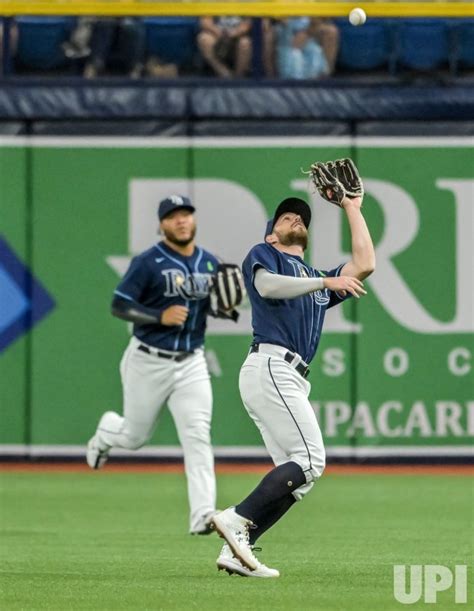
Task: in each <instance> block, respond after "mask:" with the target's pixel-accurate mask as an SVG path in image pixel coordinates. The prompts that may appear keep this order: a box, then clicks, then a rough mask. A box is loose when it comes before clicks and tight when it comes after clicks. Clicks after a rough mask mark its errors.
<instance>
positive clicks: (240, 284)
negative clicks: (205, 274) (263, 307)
mask: <svg viewBox="0 0 474 611" xmlns="http://www.w3.org/2000/svg"><path fill="white" fill-rule="evenodd" d="M245 295H246V291H245V285H244V279H243V277H242V272H241V271H240V268H239V266H238V265H234V264H233V263H219V265H218V266H217V273H216V275H215V276H213V277H212V279H211V284H210V289H209V297H210V300H211V304H210V310H211V314H212V316H214V317H216V318H230V319H231V320H237V319H238V316H239V314H238V312H237V311H236V310H235V307H236V306H238V305H240V304H241V303H242V301H243V299H244V297H245Z"/></svg>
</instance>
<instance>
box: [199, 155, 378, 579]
mask: <svg viewBox="0 0 474 611" xmlns="http://www.w3.org/2000/svg"><path fill="white" fill-rule="evenodd" d="M311 174H312V178H313V181H314V182H315V184H316V186H317V188H318V190H319V192H320V194H321V195H322V196H323V197H324V198H325V199H326V200H328V201H330V202H332V203H335V204H337V205H339V206H341V207H342V208H343V209H344V211H345V213H346V216H347V219H348V221H349V226H350V230H351V235H352V260H351V261H349V262H348V263H345V264H341V265H338V266H337V267H335V268H334V269H331V270H330V271H321V270H319V269H315V268H312V267H310V266H309V265H307V264H306V263H305V262H304V260H303V256H304V251H305V249H306V245H307V239H308V227H309V224H310V221H311V210H310V207H309V206H308V204H307V203H306V202H304V201H303V200H301V199H298V198H289V199H285V200H284V201H282V202H281V203H280V204H279V206H278V207H277V209H276V211H275V214H274V217H273V219H272V220H271V221H269V223H268V225H267V231H266V233H265V243H263V244H257V245H256V246H254V247H253V248H252V249H251V251H250V252H249V254H248V255H247V257H246V259H245V261H244V264H243V275H244V280H245V285H246V288H247V292H248V295H249V299H250V303H251V305H252V326H253V343H252V345H251V348H250V352H249V355H248V357H247V359H246V360H245V362H244V364H243V365H242V369H241V371H240V378H239V388H240V393H241V397H242V401H243V403H244V405H245V408H246V409H247V411H248V413H249V416H250V417H251V418H252V420H253V421H254V422H255V424H256V425H257V427H258V429H259V430H260V433H261V435H262V438H263V441H264V443H265V446H266V448H267V450H268V452H269V454H270V455H271V457H272V460H273V462H274V464H275V468H274V469H273V470H272V471H270V472H269V473H268V474H267V475H266V476H265V477H264V478H263V480H262V481H261V482H260V484H259V485H258V486H257V487H256V488H255V490H254V491H253V492H251V493H250V494H249V496H248V497H247V498H245V499H244V500H243V501H241V502H240V503H238V504H237V505H236V506H235V507H229V508H228V509H226V510H224V511H222V512H221V513H218V514H216V515H215V516H213V518H212V520H211V523H212V525H213V527H214V528H215V529H216V530H217V532H218V533H219V535H220V536H221V537H223V538H224V539H225V540H226V544H225V545H224V547H223V548H222V551H221V553H220V556H219V557H218V559H217V566H218V568H219V569H225V570H227V572H229V573H238V574H240V575H245V576H253V577H278V576H279V572H278V571H277V570H276V569H272V568H269V567H267V566H265V565H264V564H262V563H260V562H259V561H258V560H257V558H256V557H255V555H254V544H255V542H256V541H257V539H258V538H259V537H260V536H261V535H262V534H263V533H264V532H265V531H266V530H268V529H269V528H270V527H271V526H272V525H273V524H275V522H276V521H277V520H279V519H280V518H281V517H282V516H283V515H284V514H285V513H286V512H287V511H288V510H289V509H290V507H291V506H292V505H293V504H294V503H295V501H299V500H301V499H302V498H303V497H304V496H305V495H306V494H307V493H308V492H309V490H310V489H311V488H312V486H313V483H314V481H315V480H317V479H318V478H319V477H321V475H322V473H323V470H324V467H325V451H324V444H323V439H322V436H321V431H320V429H319V425H318V422H317V420H316V416H315V414H314V411H313V409H312V407H311V404H310V402H309V400H308V396H309V392H310V388H311V387H310V384H309V382H308V381H307V376H308V372H309V369H308V364H309V363H310V362H311V360H312V358H313V357H314V355H315V353H316V350H317V347H318V343H319V340H320V337H321V331H322V326H323V321H324V315H325V312H326V310H327V309H328V308H331V307H333V306H335V305H338V304H339V303H341V302H342V301H344V299H346V298H347V297H349V296H350V295H353V296H354V297H357V298H359V297H361V296H363V295H365V294H366V291H365V290H364V288H363V284H362V282H361V281H362V280H363V279H364V278H366V277H367V276H368V275H369V274H371V273H372V272H373V270H374V266H375V255H374V248H373V245H372V240H371V238H370V234H369V231H368V229H367V225H366V223H365V221H364V218H363V216H362V214H361V205H362V198H363V186H362V182H361V180H360V178H359V175H358V172H357V169H356V167H355V165H354V164H353V163H352V161H351V160H349V159H344V160H339V161H337V162H329V163H327V164H321V163H318V164H314V165H313V166H312V168H311Z"/></svg>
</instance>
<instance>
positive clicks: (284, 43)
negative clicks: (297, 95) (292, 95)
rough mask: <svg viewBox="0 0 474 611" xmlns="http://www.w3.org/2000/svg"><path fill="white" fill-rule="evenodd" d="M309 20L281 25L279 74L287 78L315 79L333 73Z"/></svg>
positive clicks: (277, 52)
mask: <svg viewBox="0 0 474 611" xmlns="http://www.w3.org/2000/svg"><path fill="white" fill-rule="evenodd" d="M310 25H311V24H310V18H309V17H295V18H291V19H284V20H282V21H281V22H280V23H279V25H278V26H277V50H276V54H277V67H278V75H279V76H280V77H281V78H287V79H313V78H318V77H319V76H322V75H325V74H328V73H329V65H328V62H327V60H326V56H325V55H324V52H323V50H322V48H321V46H320V45H319V44H318V43H317V42H316V40H315V39H314V38H313V37H312V36H311V32H310Z"/></svg>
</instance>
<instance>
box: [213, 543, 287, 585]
mask: <svg viewBox="0 0 474 611" xmlns="http://www.w3.org/2000/svg"><path fill="white" fill-rule="evenodd" d="M216 564H217V568H218V569H219V571H227V573H229V575H234V574H235V575H241V576H242V577H264V578H265V577H267V578H268V577H280V573H279V571H277V570H276V569H271V568H269V567H268V566H265V565H264V564H262V563H261V562H259V561H258V560H257V564H258V566H257V568H256V569H255V570H254V571H251V570H250V569H248V568H247V567H245V566H244V565H243V564H242V563H241V562H240V560H238V559H237V558H234V556H233V555H232V550H231V549H230V547H229V546H228V545H227V543H225V544H224V547H223V548H222V550H221V553H220V555H219V558H218V559H217V560H216Z"/></svg>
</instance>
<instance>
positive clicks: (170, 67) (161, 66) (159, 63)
mask: <svg viewBox="0 0 474 611" xmlns="http://www.w3.org/2000/svg"><path fill="white" fill-rule="evenodd" d="M145 72H146V74H147V75H148V76H151V77H153V78H176V77H177V76H178V66H177V65H176V64H172V63H167V62H165V61H164V60H162V59H161V58H159V57H157V56H156V55H152V56H151V57H149V58H148V59H147V61H146V64H145Z"/></svg>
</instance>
